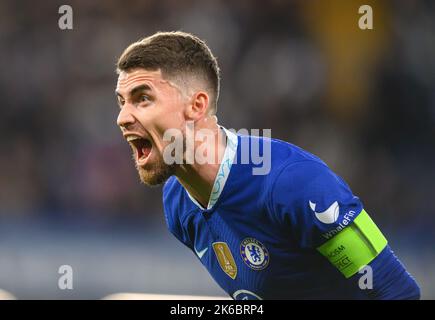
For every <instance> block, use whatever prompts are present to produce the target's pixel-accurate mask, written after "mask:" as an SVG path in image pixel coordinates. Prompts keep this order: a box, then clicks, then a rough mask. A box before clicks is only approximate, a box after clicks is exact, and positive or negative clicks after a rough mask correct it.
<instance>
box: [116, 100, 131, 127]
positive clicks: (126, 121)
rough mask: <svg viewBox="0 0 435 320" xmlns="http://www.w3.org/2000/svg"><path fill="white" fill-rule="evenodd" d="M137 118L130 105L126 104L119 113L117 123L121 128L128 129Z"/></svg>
mask: <svg viewBox="0 0 435 320" xmlns="http://www.w3.org/2000/svg"><path fill="white" fill-rule="evenodd" d="M134 121H135V118H134V116H133V114H132V113H131V111H130V107H129V105H128V104H125V105H124V106H123V107H122V108H121V110H120V111H119V114H118V118H117V120H116V123H117V124H118V126H119V127H121V128H127V127H128V126H129V125H131V124H133V123H134Z"/></svg>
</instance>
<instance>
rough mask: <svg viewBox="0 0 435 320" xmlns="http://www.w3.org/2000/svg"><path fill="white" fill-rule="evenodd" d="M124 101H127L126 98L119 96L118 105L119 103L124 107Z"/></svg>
mask: <svg viewBox="0 0 435 320" xmlns="http://www.w3.org/2000/svg"><path fill="white" fill-rule="evenodd" d="M124 103H125V100H124V99H122V98H120V97H118V105H119V106H120V107H122V106H123V105H124Z"/></svg>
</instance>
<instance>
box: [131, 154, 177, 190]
mask: <svg viewBox="0 0 435 320" xmlns="http://www.w3.org/2000/svg"><path fill="white" fill-rule="evenodd" d="M136 170H137V172H138V173H139V179H140V181H141V182H142V183H143V184H145V185H147V186H151V187H152V186H159V185H161V184H163V183H165V182H166V180H168V179H169V178H170V177H171V176H172V175H174V174H175V164H171V165H168V164H166V163H164V162H163V160H162V159H159V161H158V162H157V163H156V164H154V165H153V166H152V167H151V168H147V169H145V168H142V167H139V166H138V165H137V164H136Z"/></svg>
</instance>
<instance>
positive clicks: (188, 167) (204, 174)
mask: <svg viewBox="0 0 435 320" xmlns="http://www.w3.org/2000/svg"><path fill="white" fill-rule="evenodd" d="M199 129H207V130H210V131H209V132H211V133H213V139H214V141H213V142H214V143H211V141H209V140H208V141H207V142H203V141H198V142H197V141H195V148H194V151H196V150H198V147H199V146H200V145H202V144H203V143H211V144H210V145H209V147H210V148H211V149H214V150H213V151H212V152H213V153H212V154H214V155H215V156H214V161H212V163H208V162H209V161H208V162H206V163H204V164H199V163H197V161H196V159H195V160H194V161H193V162H194V163H193V164H182V165H180V166H178V167H177V169H176V171H175V176H176V177H177V179H178V181H179V182H180V183H181V184H182V185H183V187H184V188H185V189H186V190H187V191H188V192H189V194H190V195H191V196H192V197H193V198H195V200H196V201H198V202H199V203H200V204H201V205H202V206H203V207H204V208H207V204H208V201H209V199H210V194H211V191H212V189H213V184H214V181H215V179H216V176H217V173H218V170H219V167H220V164H221V162H222V158H223V156H224V153H225V147H226V136H225V133H224V132H223V130H221V129H220V128H219V126H218V124H217V122H216V120H214V121H213V120H209V119H205V120H202V121H201V122H199V121H198V124H197V123H195V128H194V133H195V134H196V132H197V130H199ZM195 136H196V135H195Z"/></svg>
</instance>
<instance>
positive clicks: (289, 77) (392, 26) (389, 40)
mask: <svg viewBox="0 0 435 320" xmlns="http://www.w3.org/2000/svg"><path fill="white" fill-rule="evenodd" d="M61 4H63V3H61V2H58V1H42V2H38V3H37V4H36V3H35V2H33V1H1V2H0V47H1V50H0V59H1V72H0V96H1V97H2V99H3V103H2V106H1V108H0V130H1V134H0V145H1V147H2V150H1V152H0V219H2V220H3V221H4V220H8V219H9V220H14V219H27V218H32V219H49V220H65V219H66V220H68V221H74V220H77V221H87V222H95V223H108V224H113V223H117V222H118V221H131V222H132V223H135V222H137V221H147V219H151V218H153V219H160V220H161V221H163V215H162V208H161V193H160V189H159V188H153V189H149V188H144V187H143V186H141V185H140V184H139V179H138V178H137V174H136V171H135V169H134V166H133V162H132V160H131V156H130V149H129V147H128V145H127V144H126V142H125V141H124V140H123V139H122V137H121V134H120V132H119V129H118V128H117V126H116V117H117V112H118V109H117V105H116V100H115V96H114V88H115V84H116V78H117V76H116V74H115V62H116V59H117V57H118V56H119V55H120V53H121V52H122V50H123V49H124V48H125V47H126V46H127V45H128V44H130V43H131V42H133V41H136V40H138V39H140V38H142V37H144V36H147V35H150V34H152V33H154V32H156V31H159V30H162V31H166V30H183V31H187V32H192V33H194V34H196V35H198V36H199V37H201V38H203V39H205V40H206V42H207V43H208V45H209V46H210V47H211V49H212V51H213V52H214V53H215V55H216V56H217V57H218V61H219V64H220V67H221V69H222V86H221V95H220V101H219V107H218V118H219V121H220V123H221V124H222V125H224V126H225V127H227V128H234V129H240V128H248V129H250V128H259V129H262V128H271V129H272V136H273V137H275V138H279V139H283V140H286V141H290V142H292V143H295V144H297V145H299V146H301V147H303V148H305V149H307V150H308V151H310V152H313V153H314V154H316V155H318V156H320V157H321V158H322V159H324V160H325V161H326V162H327V163H328V164H329V165H330V167H331V168H332V169H333V170H335V171H336V172H337V173H338V174H339V175H341V176H342V177H343V178H344V179H345V180H346V181H347V182H348V183H349V184H350V186H351V188H352V190H353V191H354V193H355V194H356V195H358V196H360V198H361V199H362V201H363V203H364V205H365V207H366V209H367V211H369V212H371V213H372V215H373V216H374V217H376V220H379V221H381V225H383V226H387V227H390V226H391V227H392V228H395V227H408V228H412V227H415V228H416V229H418V230H420V228H430V226H432V227H433V226H434V225H435V215H434V210H435V209H434V208H435V206H434V205H433V204H432V200H433V196H434V195H435V165H434V163H435V129H434V128H435V59H434V57H435V3H434V2H433V1H429V0H428V1H409V0H399V1H362V2H361V1H356V0H342V1H305V0H301V1H279V0H274V1H267V2H264V1H258V0H257V1H248V0H244V1H217V0H216V1H191V0H190V1H176V0H146V1H143V0H135V1H128V2H125V1H114V0H108V1H78V0H76V1H70V2H69V5H71V7H72V8H73V19H74V20H73V30H60V29H59V27H58V19H59V17H60V15H59V13H58V8H59V6H60V5H61ZM362 4H370V5H372V7H373V11H374V29H373V30H364V31H363V30H360V29H359V28H358V19H359V16H360V15H359V14H358V8H359V6H360V5H362Z"/></svg>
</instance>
